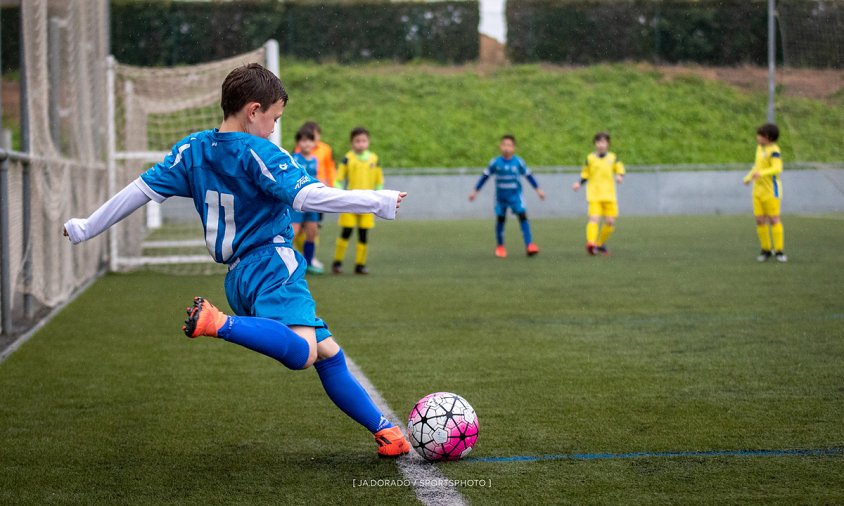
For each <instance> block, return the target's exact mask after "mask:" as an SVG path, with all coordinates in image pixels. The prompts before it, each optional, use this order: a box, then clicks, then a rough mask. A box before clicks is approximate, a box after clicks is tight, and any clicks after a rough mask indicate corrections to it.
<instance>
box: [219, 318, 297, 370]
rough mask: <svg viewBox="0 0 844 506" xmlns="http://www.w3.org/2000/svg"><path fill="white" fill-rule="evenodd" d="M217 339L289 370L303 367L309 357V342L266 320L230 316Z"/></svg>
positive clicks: (274, 322) (284, 327) (273, 321)
mask: <svg viewBox="0 0 844 506" xmlns="http://www.w3.org/2000/svg"><path fill="white" fill-rule="evenodd" d="M217 335H218V336H219V337H221V338H223V339H225V340H226V341H228V342H230V343H235V344H239V345H241V346H243V347H244V348H249V349H250V350H252V351H257V352H258V353H261V354H263V355H266V356H268V357H270V358H274V359H276V360H278V361H279V362H281V363H282V364H284V366H285V367H287V368H289V369H301V368H303V367H305V363H306V362H307V361H308V355H309V354H310V347H309V346H308V341H306V340H305V339H303V338H302V337H300V336H299V335H298V334H296V333H295V332H293V331H292V330H290V327H288V326H287V325H285V324H283V323H280V322H277V321H275V320H270V319H269V318H258V317H253V316H229V319H228V321H226V324H225V325H223V327H222V328H221V329H220V330H218V331H217Z"/></svg>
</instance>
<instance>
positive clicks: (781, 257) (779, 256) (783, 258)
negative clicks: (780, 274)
mask: <svg viewBox="0 0 844 506" xmlns="http://www.w3.org/2000/svg"><path fill="white" fill-rule="evenodd" d="M774 258H776V259H777V262H781V263H785V262H788V257H787V256H785V253H783V252H782V251H777V252H776V253H774Z"/></svg>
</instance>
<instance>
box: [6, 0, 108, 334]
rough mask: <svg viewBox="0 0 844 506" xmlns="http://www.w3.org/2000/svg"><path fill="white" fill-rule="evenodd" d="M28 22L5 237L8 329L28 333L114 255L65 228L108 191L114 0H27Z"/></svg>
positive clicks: (23, 28) (24, 18)
mask: <svg viewBox="0 0 844 506" xmlns="http://www.w3.org/2000/svg"><path fill="white" fill-rule="evenodd" d="M4 15H5V14H4ZM20 23H21V25H20V32H21V34H22V37H21V40H20V43H21V48H22V51H21V56H22V57H21V67H20V78H19V79H20V80H19V81H17V82H15V81H11V82H10V81H6V82H5V83H4V86H9V87H10V88H12V87H14V88H18V85H19V89H20V104H21V144H22V145H21V146H19V149H20V151H23V153H17V154H16V155H15V161H13V162H11V163H10V162H6V163H8V165H7V166H6V167H5V168H7V169H8V171H7V172H6V176H7V177H6V178H4V179H5V181H4V185H2V188H0V202H2V203H3V209H2V210H0V213H3V214H5V216H3V218H4V219H5V220H7V221H6V223H7V224H8V229H7V230H4V231H3V236H2V237H0V242H2V243H3V246H4V247H3V248H1V249H0V251H2V252H3V254H1V255H0V263H2V267H3V268H2V269H0V272H2V273H3V275H0V284H2V290H0V313H2V314H0V319H2V322H3V326H2V334H4V335H16V334H19V333H21V332H23V331H25V330H26V329H27V328H29V327H30V326H32V325H34V324H35V323H36V322H37V321H39V320H40V319H41V317H42V316H44V315H45V314H46V313H47V312H48V311H49V310H50V309H51V308H54V307H56V306H58V305H60V304H62V303H63V302H65V301H66V300H68V299H69V297H70V296H71V295H72V294H73V293H74V292H75V291H76V290H78V289H79V288H81V287H83V286H84V285H85V284H86V283H87V282H89V281H90V280H92V279H94V278H95V277H96V276H97V274H98V273H99V272H101V271H102V270H103V268H104V267H105V264H106V259H107V257H106V254H107V251H106V247H105V246H106V243H105V241H90V242H89V243H86V244H81V245H79V246H77V247H71V246H70V244H68V241H67V239H65V238H64V237H62V234H61V231H62V224H63V223H64V221H65V220H67V219H68V218H69V217H71V216H82V215H85V213H90V212H91V211H93V210H94V209H96V206H97V205H99V203H101V202H102V201H103V200H104V199H105V198H106V197H107V194H106V188H105V185H104V184H103V181H104V180H105V175H106V165H105V154H106V141H105V139H106V136H105V124H106V121H105V119H106V114H105V112H106V111H105V104H104V103H103V102H102V101H101V97H103V96H105V86H106V80H105V57H106V54H107V51H108V49H107V48H108V39H107V37H108V1H107V0H61V1H59V0H26V1H24V2H21V11H20ZM12 82H14V84H12ZM9 91H14V92H16V91H17V90H14V89H13V88H12V89H10V90H9ZM4 147H6V148H7V149H8V148H11V146H8V145H7V146H4ZM4 296H5V297H4Z"/></svg>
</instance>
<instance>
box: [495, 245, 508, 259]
mask: <svg viewBox="0 0 844 506" xmlns="http://www.w3.org/2000/svg"><path fill="white" fill-rule="evenodd" d="M495 256H497V257H498V258H507V250H506V249H505V248H504V245H503V244H499V245H498V247H496V248H495Z"/></svg>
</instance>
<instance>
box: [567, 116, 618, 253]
mask: <svg viewBox="0 0 844 506" xmlns="http://www.w3.org/2000/svg"><path fill="white" fill-rule="evenodd" d="M592 140H593V142H594V143H595V152H594V153H589V156H587V157H586V165H584V166H583V169H582V170H581V171H580V181H578V182H576V183H574V184H573V185H571V189H572V190H574V191H577V190H579V189H580V187H581V186H583V185H584V184H587V183H588V186H587V187H586V202H587V203H588V204H589V211H588V212H589V222H588V223H587V224H586V252H587V253H589V254H590V255H594V254H595V253H601V254H602V255H609V251H608V250H607V241H608V240H609V238H610V236H611V235H612V233H613V231H614V230H615V219H616V218H617V217H618V199H617V198H616V191H615V184H616V183H621V182H622V181H623V180H624V164H622V163H621V161H620V160H619V159H618V156H616V154H615V153H612V152H610V151H609V149H610V134H608V133H606V132H598V133H596V134H595V137H594V138H593V139H592ZM601 218H603V219H604V225H603V226H600V223H601ZM599 228H600V236H599Z"/></svg>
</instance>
